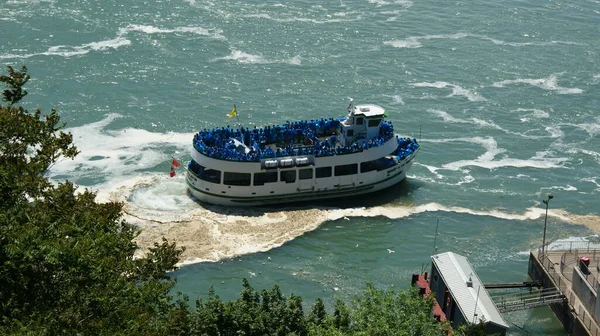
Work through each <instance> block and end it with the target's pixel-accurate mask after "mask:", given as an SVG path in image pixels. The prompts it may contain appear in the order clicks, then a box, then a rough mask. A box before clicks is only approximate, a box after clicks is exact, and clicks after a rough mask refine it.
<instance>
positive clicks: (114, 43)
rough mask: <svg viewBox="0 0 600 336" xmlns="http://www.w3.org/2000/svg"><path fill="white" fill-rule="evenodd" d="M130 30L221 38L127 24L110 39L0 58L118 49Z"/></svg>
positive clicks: (218, 34) (198, 31)
mask: <svg viewBox="0 0 600 336" xmlns="http://www.w3.org/2000/svg"><path fill="white" fill-rule="evenodd" d="M131 32H141V33H145V34H149V35H151V34H171V33H191V34H196V35H202V36H208V37H211V38H214V39H223V38H224V37H223V35H221V33H222V32H221V31H214V32H213V31H210V30H208V29H205V28H202V27H175V28H170V29H166V28H158V27H154V26H148V25H128V26H127V27H125V28H120V29H119V30H118V32H117V36H116V37H115V38H112V39H108V40H102V41H97V42H90V43H86V44H82V45H80V46H66V45H58V46H51V47H49V48H48V50H47V51H44V52H38V53H30V54H23V55H17V54H3V55H0V59H12V58H23V59H26V58H31V57H34V56H62V57H67V58H68V57H73V56H79V55H85V54H88V53H89V52H91V51H105V50H108V49H118V48H120V47H123V46H128V45H131V43H132V42H131V40H130V39H128V38H126V36H127V35H128V34H129V33H131Z"/></svg>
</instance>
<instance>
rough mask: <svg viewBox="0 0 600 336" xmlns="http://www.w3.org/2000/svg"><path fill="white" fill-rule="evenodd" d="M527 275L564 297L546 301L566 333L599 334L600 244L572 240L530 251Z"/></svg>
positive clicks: (549, 290)
mask: <svg viewBox="0 0 600 336" xmlns="http://www.w3.org/2000/svg"><path fill="white" fill-rule="evenodd" d="M528 273H529V276H530V277H531V279H532V280H533V281H537V282H539V283H540V284H541V286H542V288H543V289H542V291H546V292H554V293H556V294H557V296H560V297H563V298H564V300H562V301H561V300H557V301H556V302H548V305H549V306H550V308H551V309H552V311H553V312H554V314H555V315H556V317H557V318H558V319H559V320H560V322H561V323H562V324H563V326H564V328H565V330H566V331H567V333H568V334H569V335H592V336H600V327H599V324H598V321H600V298H598V291H599V290H600V283H599V282H598V279H599V275H600V244H598V243H592V244H590V242H575V243H572V244H567V245H563V246H557V248H552V249H551V250H549V249H548V248H546V249H545V250H544V249H542V248H540V249H539V250H537V251H532V252H531V253H530V255H529V266H528Z"/></svg>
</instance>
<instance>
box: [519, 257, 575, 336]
mask: <svg viewBox="0 0 600 336" xmlns="http://www.w3.org/2000/svg"><path fill="white" fill-rule="evenodd" d="M527 271H528V274H529V277H530V278H531V280H533V281H539V282H541V283H542V287H543V288H544V289H546V288H557V286H555V285H554V282H553V281H552V278H551V277H550V275H549V274H548V273H547V272H546V271H545V270H544V268H543V267H542V265H541V264H540V262H539V261H538V260H537V258H536V257H535V256H534V255H533V253H530V254H529V265H528V269H527ZM550 308H551V309H552V311H553V312H554V315H555V316H556V318H558V320H559V321H560V322H561V323H562V325H563V327H564V328H565V331H567V333H569V335H581V334H574V333H573V331H574V329H577V330H579V329H581V325H580V324H579V323H576V321H577V319H576V318H575V316H574V315H573V314H572V313H571V308H570V307H569V304H568V303H566V302H565V303H557V304H551V305H550ZM576 324H578V325H577V326H576Z"/></svg>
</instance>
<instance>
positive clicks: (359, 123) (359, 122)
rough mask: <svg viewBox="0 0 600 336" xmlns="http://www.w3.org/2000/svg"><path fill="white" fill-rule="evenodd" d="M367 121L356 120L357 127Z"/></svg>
mask: <svg viewBox="0 0 600 336" xmlns="http://www.w3.org/2000/svg"><path fill="white" fill-rule="evenodd" d="M364 121H365V119H364V118H356V124H357V125H362V124H363V123H364Z"/></svg>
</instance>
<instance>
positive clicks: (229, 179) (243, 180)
mask: <svg viewBox="0 0 600 336" xmlns="http://www.w3.org/2000/svg"><path fill="white" fill-rule="evenodd" d="M250 178H251V174H249V173H230V172H225V174H224V175H223V184H225V185H234V186H249V185H250Z"/></svg>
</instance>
